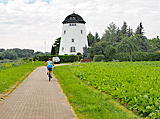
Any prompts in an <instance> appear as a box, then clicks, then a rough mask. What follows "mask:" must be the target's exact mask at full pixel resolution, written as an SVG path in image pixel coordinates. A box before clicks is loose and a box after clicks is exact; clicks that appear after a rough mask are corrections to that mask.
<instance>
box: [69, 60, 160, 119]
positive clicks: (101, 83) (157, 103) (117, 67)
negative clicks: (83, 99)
mask: <svg viewBox="0 0 160 119" xmlns="http://www.w3.org/2000/svg"><path fill="white" fill-rule="evenodd" d="M68 69H69V71H70V72H71V73H72V74H74V75H75V76H76V77H77V78H79V79H81V80H82V82H84V83H87V84H88V85H89V86H92V87H94V88H96V89H97V90H100V91H102V92H104V93H106V94H109V95H111V96H112V98H114V99H116V100H117V101H119V102H120V103H121V104H123V105H124V106H126V107H127V108H128V109H129V110H132V111H134V112H135V113H137V114H138V115H139V116H141V117H147V118H152V119H160V62H107V63H106V62H100V63H96V62H94V63H86V64H77V65H70V67H69V68H68Z"/></svg>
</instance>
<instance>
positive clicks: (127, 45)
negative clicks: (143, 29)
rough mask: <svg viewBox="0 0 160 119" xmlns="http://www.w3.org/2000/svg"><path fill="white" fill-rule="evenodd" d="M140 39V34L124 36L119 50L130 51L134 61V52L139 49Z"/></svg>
mask: <svg viewBox="0 0 160 119" xmlns="http://www.w3.org/2000/svg"><path fill="white" fill-rule="evenodd" d="M139 40H140V39H139V37H138V35H135V36H132V37H123V38H122V41H121V42H120V43H119V44H118V50H122V51H123V52H128V53H130V61H132V53H133V52H134V51H138V50H139V46H138V42H139Z"/></svg>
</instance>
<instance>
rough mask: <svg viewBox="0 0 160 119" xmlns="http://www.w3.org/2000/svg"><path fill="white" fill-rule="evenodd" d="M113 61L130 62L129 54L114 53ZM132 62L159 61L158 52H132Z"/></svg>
mask: <svg viewBox="0 0 160 119" xmlns="http://www.w3.org/2000/svg"><path fill="white" fill-rule="evenodd" d="M113 59H118V60H119V61H130V54H129V53H116V54H115V55H114V56H113ZM132 61H160V52H133V53H132Z"/></svg>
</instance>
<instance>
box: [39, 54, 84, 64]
mask: <svg viewBox="0 0 160 119" xmlns="http://www.w3.org/2000/svg"><path fill="white" fill-rule="evenodd" d="M52 57H59V58H60V60H61V62H64V63H65V62H75V61H78V60H80V59H81V57H82V56H81V55H40V56H39V58H38V60H39V61H47V60H48V58H52Z"/></svg>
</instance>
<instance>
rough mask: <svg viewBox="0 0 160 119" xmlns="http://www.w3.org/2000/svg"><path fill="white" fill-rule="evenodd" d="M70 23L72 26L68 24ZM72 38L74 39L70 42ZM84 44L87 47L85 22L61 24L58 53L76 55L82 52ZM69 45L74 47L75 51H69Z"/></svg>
mask: <svg viewBox="0 0 160 119" xmlns="http://www.w3.org/2000/svg"><path fill="white" fill-rule="evenodd" d="M70 24H71V25H72V24H73V25H74V26H70ZM75 24H76V25H75ZM81 30H82V33H81ZM64 31H65V33H64ZM72 39H74V42H72ZM85 45H86V46H87V47H88V41H87V36H86V29H85V24H82V23H67V24H63V28H62V37H61V43H60V50H59V55H64V54H68V55H71V54H75V55H76V54H77V53H81V54H83V47H85ZM70 47H75V50H76V52H70ZM63 48H64V49H63Z"/></svg>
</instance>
